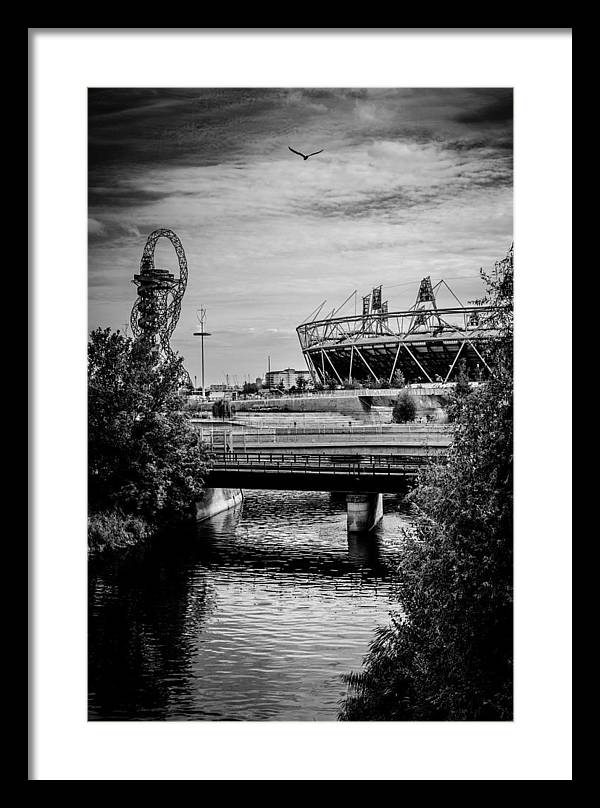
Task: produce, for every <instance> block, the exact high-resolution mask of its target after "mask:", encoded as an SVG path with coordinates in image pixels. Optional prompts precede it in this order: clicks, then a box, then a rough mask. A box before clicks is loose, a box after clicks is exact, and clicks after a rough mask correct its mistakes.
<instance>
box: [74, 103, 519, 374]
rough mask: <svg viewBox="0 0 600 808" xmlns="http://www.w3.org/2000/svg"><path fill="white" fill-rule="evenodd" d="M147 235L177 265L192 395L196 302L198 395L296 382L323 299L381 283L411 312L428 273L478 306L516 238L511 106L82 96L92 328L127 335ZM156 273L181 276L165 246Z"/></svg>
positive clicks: (179, 332)
mask: <svg viewBox="0 0 600 808" xmlns="http://www.w3.org/2000/svg"><path fill="white" fill-rule="evenodd" d="M288 145H291V146H293V147H294V148H296V149H298V150H300V151H303V152H305V153H308V152H310V151H316V150H317V149H324V150H325V151H324V152H323V153H322V154H319V155H318V156H316V157H312V158H310V159H309V160H307V161H304V160H302V159H301V158H300V157H296V156H295V155H293V154H292V153H291V152H290V151H289V150H288ZM157 227H169V228H171V229H172V230H174V231H175V232H176V233H177V234H178V236H179V237H180V239H181V241H182V243H183V246H184V249H185V252H186V255H187V260H188V266H189V279H188V286H187V291H186V294H185V297H184V299H183V304H182V311H181V318H180V320H179V324H178V326H177V329H176V331H175V334H174V335H173V338H172V345H173V347H174V348H175V350H177V351H179V352H180V353H181V354H182V355H183V356H184V357H185V363H186V367H187V369H188V371H189V372H190V374H191V375H192V377H194V375H197V376H198V383H199V381H200V346H199V339H198V338H197V337H194V336H193V335H192V332H193V331H194V330H196V327H197V324H198V323H197V311H198V309H199V308H200V306H201V305H203V306H205V307H206V309H207V328H208V330H209V331H210V332H211V333H212V334H213V336H211V337H210V338H209V339H208V340H207V342H206V346H205V347H206V383H207V384H211V383H218V382H223V381H224V380H225V374H229V378H230V381H233V377H234V376H237V380H238V381H239V382H242V381H244V380H245V379H247V378H248V377H250V378H251V379H252V380H254V378H255V377H257V376H262V375H264V373H265V371H266V369H267V356H268V355H270V356H271V368H272V369H280V368H284V367H288V366H291V367H296V368H304V367H305V365H304V361H303V359H302V354H301V351H300V349H299V345H298V340H297V336H296V332H295V327H296V326H297V325H298V324H300V323H301V322H302V321H303V320H305V319H306V318H307V317H308V315H309V314H310V313H311V312H312V311H313V310H314V309H315V308H316V307H317V306H318V305H319V304H320V303H321V302H322V301H323V300H327V303H326V305H325V306H324V308H323V313H324V314H326V313H329V312H330V311H331V309H332V308H333V307H334V306H339V305H340V304H341V303H342V302H343V301H344V299H345V298H346V297H347V296H348V295H349V294H350V293H351V292H352V291H353V290H354V289H358V293H359V296H362V295H365V294H367V293H368V292H369V291H370V290H371V288H372V287H373V286H378V285H379V284H383V299H384V300H386V299H388V300H389V306H390V310H395V309H400V308H405V307H408V306H409V305H411V304H412V303H413V302H414V298H415V295H416V291H417V287H418V282H419V280H420V279H421V278H422V277H424V276H426V275H430V276H431V278H432V281H433V282H434V283H435V281H437V280H440V279H441V278H445V279H446V280H447V281H448V282H449V283H450V285H451V286H452V288H453V289H454V291H455V292H456V293H457V294H458V296H459V297H461V298H462V299H463V300H467V299H471V298H473V297H479V296H481V293H482V286H481V282H480V280H479V268H480V267H487V268H489V267H490V266H491V265H493V263H494V261H495V260H497V259H499V258H502V257H503V256H504V255H505V253H506V251H507V249H508V247H509V246H510V243H511V241H512V91H511V90H509V89H457V90H453V89H368V90H365V89H357V90H343V89H310V90H309V89H265V90H261V89H215V90H211V89H95V90H90V91H89V327H90V329H93V328H95V327H96V326H99V325H100V326H103V327H106V326H110V327H111V328H115V329H116V328H121V329H123V327H124V324H125V323H126V322H127V321H128V319H129V313H130V310H131V306H132V304H133V302H134V300H135V294H136V289H135V286H134V285H133V284H132V283H131V279H132V276H133V274H134V273H135V272H137V271H138V269H139V261H140V257H141V254H142V251H143V248H144V244H145V242H146V237H147V236H148V234H149V233H150V232H151V231H152V230H155V229H156V228H157ZM156 265H157V266H159V267H162V268H169V269H171V270H172V271H175V272H176V268H177V263H176V259H175V253H174V251H173V249H172V247H171V246H170V244H169V243H168V242H167V241H165V240H162V241H161V242H159V246H158V247H157V251H156ZM444 302H449V301H445V300H444V299H440V303H444ZM359 305H360V298H359ZM342 313H348V314H353V313H354V302H353V301H352V300H351V301H350V303H349V304H348V305H347V306H346V307H345V309H344V310H343V312H342Z"/></svg>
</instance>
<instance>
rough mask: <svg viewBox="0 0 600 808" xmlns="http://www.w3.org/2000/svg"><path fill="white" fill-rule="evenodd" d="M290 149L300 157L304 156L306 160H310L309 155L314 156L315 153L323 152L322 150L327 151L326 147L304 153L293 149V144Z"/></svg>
mask: <svg viewBox="0 0 600 808" xmlns="http://www.w3.org/2000/svg"><path fill="white" fill-rule="evenodd" d="M288 149H289V150H290V151H291V152H294V154H297V155H299V156H300V157H302V158H303V159H304V160H308V158H309V157H314V156H315V154H321V152H322V151H325V150H324V149H319V151H314V152H311V153H310V154H302V152H299V151H296V149H292V147H291V146H288Z"/></svg>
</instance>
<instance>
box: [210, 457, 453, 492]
mask: <svg viewBox="0 0 600 808" xmlns="http://www.w3.org/2000/svg"><path fill="white" fill-rule="evenodd" d="M434 456H435V457H436V458H437V459H443V455H441V453H439V452H438V453H435V455H434V454H433V453H432V454H431V455H426V454H404V455H400V454H372V455H371V454H358V453H354V454H352V453H348V451H346V452H345V453H343V454H341V453H336V454H326V453H324V452H320V453H318V454H313V453H306V452H304V453H303V452H293V453H285V452H268V451H257V452H230V453H225V452H220V453H218V454H215V456H214V461H213V466H212V469H211V472H210V475H209V477H208V478H207V484H208V485H210V486H211V487H215V488H216V487H224V488H263V489H265V488H266V489H283V490H290V489H292V490H301V491H344V492H354V493H357V492H363V491H364V492H375V493H380V494H381V493H388V494H393V493H398V492H400V491H404V490H406V485H407V478H414V477H415V476H416V475H417V474H418V473H419V471H420V470H421V469H422V468H423V467H424V466H425V465H426V464H427V463H429V462H430V461H431V460H432V459H433V458H434Z"/></svg>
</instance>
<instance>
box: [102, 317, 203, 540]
mask: <svg viewBox="0 0 600 808" xmlns="http://www.w3.org/2000/svg"><path fill="white" fill-rule="evenodd" d="M184 376H185V374H184V371H183V367H182V359H181V358H178V357H170V358H165V359H161V360H157V358H156V356H155V355H154V354H153V353H152V352H150V351H148V349H147V348H145V347H144V346H143V345H142V344H140V343H139V342H136V341H134V340H132V339H130V338H128V337H126V336H124V335H123V334H121V333H120V332H119V331H117V332H112V331H111V329H109V328H107V329H100V328H98V329H96V330H95V331H93V332H92V333H91V334H90V338H89V342H88V503H89V508H88V549H89V552H90V553H91V554H98V553H101V552H105V551H106V550H110V549H121V548H124V547H128V546H131V545H134V544H137V543H139V542H141V541H145V540H147V539H148V538H150V537H151V536H152V535H154V533H156V532H157V530H159V529H160V528H161V527H163V526H164V525H166V524H170V523H173V522H176V521H179V520H180V519H184V518H186V517H188V516H190V515H191V514H192V508H193V503H194V500H195V499H196V498H197V497H198V496H199V495H200V494H201V492H202V489H203V477H204V475H205V473H206V470H207V468H208V455H207V453H206V451H205V450H204V449H203V447H202V446H201V444H200V441H199V438H198V435H197V433H196V432H195V430H194V429H193V427H192V426H191V425H190V423H189V421H188V418H187V417H186V416H185V415H183V414H182V412H181V410H182V403H181V399H180V396H179V390H180V389H181V386H182V383H183V382H184Z"/></svg>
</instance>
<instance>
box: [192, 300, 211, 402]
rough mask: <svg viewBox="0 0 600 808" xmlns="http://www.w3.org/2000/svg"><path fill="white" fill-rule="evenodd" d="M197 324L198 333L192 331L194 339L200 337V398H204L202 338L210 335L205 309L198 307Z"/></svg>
mask: <svg viewBox="0 0 600 808" xmlns="http://www.w3.org/2000/svg"><path fill="white" fill-rule="evenodd" d="M196 315H197V316H198V322H199V323H200V331H194V336H195V337H200V345H201V351H202V398H206V391H205V389H204V337H210V336H211V335H210V333H209V332H208V331H206V329H205V325H206V309H204V308H202V307H200V312H199V315H198V312H197V313H196Z"/></svg>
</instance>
